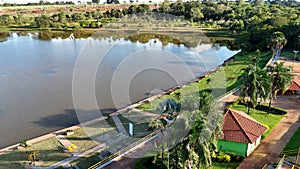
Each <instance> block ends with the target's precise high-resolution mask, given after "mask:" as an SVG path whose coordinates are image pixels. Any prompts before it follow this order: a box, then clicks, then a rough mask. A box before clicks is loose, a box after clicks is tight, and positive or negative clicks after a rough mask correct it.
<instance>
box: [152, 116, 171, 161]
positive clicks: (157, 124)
mask: <svg viewBox="0 0 300 169" xmlns="http://www.w3.org/2000/svg"><path fill="white" fill-rule="evenodd" d="M166 126H167V122H166V121H165V120H164V119H155V120H151V121H150V122H149V128H150V130H155V129H158V130H160V133H161V135H162V141H163V143H162V144H161V158H162V160H161V162H162V164H161V166H163V160H164V152H165V149H164V137H165V134H166V133H165V129H166Z"/></svg>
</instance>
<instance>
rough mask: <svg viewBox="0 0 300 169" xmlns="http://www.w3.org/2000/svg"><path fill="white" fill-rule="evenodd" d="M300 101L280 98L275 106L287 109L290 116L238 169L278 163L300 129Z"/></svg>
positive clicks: (292, 97)
mask: <svg viewBox="0 0 300 169" xmlns="http://www.w3.org/2000/svg"><path fill="white" fill-rule="evenodd" d="M299 105H300V99H299V98H298V97H297V96H278V97H277V99H276V100H275V101H274V103H273V106H276V107H280V108H283V109H286V110H287V111H288V114H287V115H286V116H285V117H284V118H283V119H282V120H281V121H280V122H279V123H278V125H277V126H276V127H275V128H274V129H273V130H272V132H271V133H270V134H269V135H268V136H267V138H265V139H264V140H262V142H261V144H260V145H259V146H258V147H257V148H256V150H254V152H253V153H252V154H251V155H250V156H249V157H247V158H245V160H244V161H243V162H242V163H241V164H240V165H239V166H238V167H237V168H238V169H252V168H253V169H256V168H262V167H263V166H264V165H265V164H266V163H268V164H273V163H275V162H277V160H278V157H279V155H280V153H281V152H282V150H283V149H284V147H285V145H286V144H287V143H288V142H289V140H290V139H291V137H292V136H293V135H294V133H295V132H296V130H297V129H298V127H300V109H299Z"/></svg>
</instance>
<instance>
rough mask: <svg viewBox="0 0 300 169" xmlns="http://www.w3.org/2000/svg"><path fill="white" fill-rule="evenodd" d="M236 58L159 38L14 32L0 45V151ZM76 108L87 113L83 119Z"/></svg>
mask: <svg viewBox="0 0 300 169" xmlns="http://www.w3.org/2000/svg"><path fill="white" fill-rule="evenodd" d="M237 52H238V51H231V50H229V49H228V48H227V47H225V46H218V45H210V44H198V45H197V46H195V47H190V48H188V47H186V46H185V45H184V44H178V43H175V42H174V43H172V42H169V43H165V42H162V40H161V39H159V38H156V37H155V36H154V37H153V36H152V38H148V39H147V40H146V41H143V42H141V41H139V40H132V39H130V38H129V39H128V38H119V39H115V38H113V37H103V38H98V37H97V38H92V37H89V38H78V39H72V38H67V39H61V38H55V39H51V40H40V39H39V38H38V34H28V35H26V36H19V35H17V34H16V33H12V34H11V35H10V36H9V37H7V39H6V40H5V41H3V42H0V81H1V87H0V136H1V139H0V147H5V146H9V145H12V144H15V143H18V142H20V141H23V140H25V139H30V138H34V137H37V136H40V135H43V134H46V133H49V132H52V131H55V130H58V129H61V128H65V127H68V126H71V125H75V124H78V122H79V121H85V120H90V119H93V118H95V117H99V116H101V115H102V114H108V113H111V112H113V111H114V110H116V109H118V108H121V107H124V106H126V105H128V104H131V103H134V102H137V101H139V100H141V99H144V98H146V97H149V96H150V95H153V94H155V93H157V92H158V91H162V90H166V89H169V88H171V87H173V86H176V85H179V84H182V83H184V82H187V81H190V80H192V79H193V78H194V77H196V76H198V75H200V74H203V73H205V72H208V71H209V70H211V69H213V68H215V67H217V66H218V65H220V64H222V63H223V62H224V60H226V59H228V58H230V57H231V56H233V55H234V54H236V53H237ZM74 98H75V99H74ZM73 101H75V102H76V104H75V106H74V104H73ZM99 109H101V113H102V114H101V113H100V114H99V111H98V110H99ZM75 110H81V111H83V112H84V113H85V115H84V117H80V120H79V121H78V119H77V114H76V111H75Z"/></svg>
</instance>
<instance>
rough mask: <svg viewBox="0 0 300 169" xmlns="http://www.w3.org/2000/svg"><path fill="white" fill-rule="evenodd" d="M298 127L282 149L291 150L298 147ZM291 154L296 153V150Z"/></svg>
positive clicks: (299, 144) (299, 142) (299, 134)
mask: <svg viewBox="0 0 300 169" xmlns="http://www.w3.org/2000/svg"><path fill="white" fill-rule="evenodd" d="M299 140H300V128H298V129H297V131H296V132H295V133H294V135H293V137H292V138H291V139H290V141H289V142H288V143H287V145H286V146H285V148H284V150H283V151H291V150H298V149H299V147H300V141H299ZM288 155H289V156H291V155H297V151H293V153H292V154H288Z"/></svg>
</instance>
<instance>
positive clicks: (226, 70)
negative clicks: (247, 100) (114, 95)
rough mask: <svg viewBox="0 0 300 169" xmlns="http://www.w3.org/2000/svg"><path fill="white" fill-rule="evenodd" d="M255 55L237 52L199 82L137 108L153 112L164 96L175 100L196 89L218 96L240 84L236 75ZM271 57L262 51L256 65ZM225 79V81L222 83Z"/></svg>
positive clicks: (240, 72) (261, 64)
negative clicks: (230, 59) (209, 91)
mask: <svg viewBox="0 0 300 169" xmlns="http://www.w3.org/2000/svg"><path fill="white" fill-rule="evenodd" d="M253 56H255V53H254V52H250V53H246V54H242V53H240V54H237V55H235V56H234V58H235V60H234V61H232V62H230V63H228V64H227V65H226V66H222V67H220V69H218V71H216V72H214V73H211V74H209V75H208V76H206V77H204V78H202V79H201V80H200V81H199V82H192V83H190V84H189V85H187V86H185V87H183V88H181V89H178V90H176V91H174V92H172V93H171V94H170V95H164V96H163V97H162V98H159V99H155V100H153V101H151V102H147V103H145V104H142V105H140V106H138V107H136V108H137V109H140V110H145V111H149V112H155V109H156V105H158V103H159V102H161V101H163V100H165V99H166V98H173V99H175V100H176V98H178V97H177V95H180V93H181V92H182V93H192V92H196V90H197V91H205V90H211V92H212V94H213V96H214V97H215V98H218V97H220V96H222V95H224V94H225V93H226V92H228V91H231V90H233V89H235V88H237V87H238V86H239V85H240V82H239V81H238V77H239V76H241V75H242V74H243V71H242V69H243V68H246V67H247V66H248V65H249V64H251V58H253ZM270 58H271V52H262V53H261V57H260V61H259V63H258V65H259V66H260V67H261V68H263V67H265V65H266V64H267V62H268V61H269V59H270ZM224 81H226V83H224Z"/></svg>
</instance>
